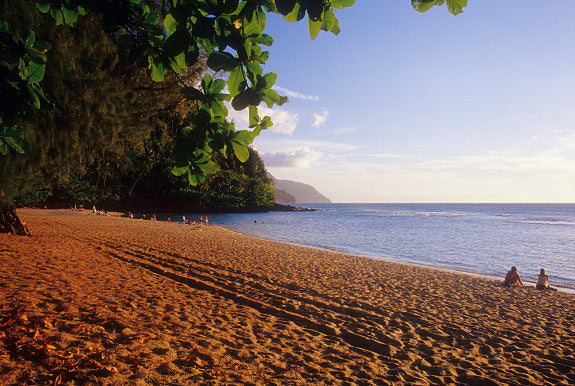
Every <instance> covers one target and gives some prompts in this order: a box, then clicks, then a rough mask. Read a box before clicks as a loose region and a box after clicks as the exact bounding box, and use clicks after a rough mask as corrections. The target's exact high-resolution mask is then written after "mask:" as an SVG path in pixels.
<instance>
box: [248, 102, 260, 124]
mask: <svg viewBox="0 0 575 386" xmlns="http://www.w3.org/2000/svg"><path fill="white" fill-rule="evenodd" d="M249 112H250V123H249V127H250V128H252V127H254V126H256V125H257V124H259V123H260V117H259V116H258V108H257V107H256V106H250V107H249Z"/></svg>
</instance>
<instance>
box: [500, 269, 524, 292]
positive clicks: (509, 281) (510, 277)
mask: <svg viewBox="0 0 575 386" xmlns="http://www.w3.org/2000/svg"><path fill="white" fill-rule="evenodd" d="M502 285H503V286H504V287H511V286H512V285H523V282H522V281H521V276H519V273H518V272H517V267H515V266H513V267H511V270H510V271H509V272H507V275H505V280H503V284H502Z"/></svg>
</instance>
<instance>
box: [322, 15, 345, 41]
mask: <svg viewBox="0 0 575 386" xmlns="http://www.w3.org/2000/svg"><path fill="white" fill-rule="evenodd" d="M321 29H322V31H328V32H332V33H333V34H334V35H336V36H337V35H339V33H340V32H341V30H340V28H339V22H338V21H337V19H336V18H335V13H334V12H333V9H328V10H327V11H325V14H324V15H323V23H322V25H321Z"/></svg>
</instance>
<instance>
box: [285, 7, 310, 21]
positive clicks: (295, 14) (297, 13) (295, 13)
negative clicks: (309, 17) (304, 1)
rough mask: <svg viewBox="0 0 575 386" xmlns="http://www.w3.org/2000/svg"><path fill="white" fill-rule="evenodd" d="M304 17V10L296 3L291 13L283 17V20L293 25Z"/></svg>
mask: <svg viewBox="0 0 575 386" xmlns="http://www.w3.org/2000/svg"><path fill="white" fill-rule="evenodd" d="M304 16H305V8H303V7H302V6H301V5H300V3H296V4H295V6H294V7H293V9H292V11H291V12H290V13H289V14H287V15H285V16H284V19H285V20H286V21H288V22H290V23H295V22H296V21H300V20H301V19H303V17H304Z"/></svg>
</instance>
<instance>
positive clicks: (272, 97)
mask: <svg viewBox="0 0 575 386" xmlns="http://www.w3.org/2000/svg"><path fill="white" fill-rule="evenodd" d="M262 93H263V95H264V96H263V98H262V99H263V101H264V102H265V104H266V105H267V106H268V107H269V108H270V109H271V108H272V107H273V105H274V104H276V105H278V106H279V105H281V104H283V103H281V97H280V96H279V94H278V93H277V92H276V91H275V90H271V89H265V90H262Z"/></svg>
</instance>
